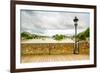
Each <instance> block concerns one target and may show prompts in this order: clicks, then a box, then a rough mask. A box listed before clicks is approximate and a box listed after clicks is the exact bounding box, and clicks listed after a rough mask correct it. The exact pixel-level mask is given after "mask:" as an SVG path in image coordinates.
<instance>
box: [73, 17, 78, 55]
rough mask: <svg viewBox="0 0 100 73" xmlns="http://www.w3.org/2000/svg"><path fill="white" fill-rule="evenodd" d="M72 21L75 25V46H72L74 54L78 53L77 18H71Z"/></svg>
mask: <svg viewBox="0 0 100 73" xmlns="http://www.w3.org/2000/svg"><path fill="white" fill-rule="evenodd" d="M73 21H74V26H75V47H74V51H73V53H74V54H78V53H79V48H78V47H77V41H78V40H77V26H78V23H77V22H78V18H77V17H76V16H75V18H74V19H73Z"/></svg>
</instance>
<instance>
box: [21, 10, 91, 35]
mask: <svg viewBox="0 0 100 73" xmlns="http://www.w3.org/2000/svg"><path fill="white" fill-rule="evenodd" d="M75 16H77V18H78V19H79V21H78V33H79V32H82V31H84V30H85V29H86V28H88V27H89V25H90V22H89V21H90V18H89V17H90V15H89V13H82V12H81V13H79V12H67V11H58V12H57V11H40V10H38V11H34V10H21V32H24V31H25V32H30V33H35V34H41V35H49V36H52V35H54V34H67V35H74V32H75V31H74V22H73V19H74V17H75Z"/></svg>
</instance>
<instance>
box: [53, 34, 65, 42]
mask: <svg viewBox="0 0 100 73" xmlns="http://www.w3.org/2000/svg"><path fill="white" fill-rule="evenodd" d="M64 37H65V36H64V35H59V34H56V35H54V36H53V38H54V39H55V40H58V41H60V40H62V39H64Z"/></svg>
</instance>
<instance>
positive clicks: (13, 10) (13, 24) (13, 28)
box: [10, 1, 96, 73]
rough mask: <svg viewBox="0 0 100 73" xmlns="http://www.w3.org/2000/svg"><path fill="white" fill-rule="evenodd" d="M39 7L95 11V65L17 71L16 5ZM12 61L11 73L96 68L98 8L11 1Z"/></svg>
mask: <svg viewBox="0 0 100 73" xmlns="http://www.w3.org/2000/svg"><path fill="white" fill-rule="evenodd" d="M17 4H21V5H37V6H52V7H71V8H86V9H93V10H94V64H89V65H75V66H57V67H43V68H42V67H41V68H25V69H16V46H15V45H16V14H15V13H16V5H17ZM10 9H11V12H10V15H11V21H10V22H11V26H10V27H11V29H10V32H11V37H10V39H11V42H10V46H11V51H10V52H11V54H10V55H11V59H10V60H11V61H10V64H11V65H10V71H11V73H14V72H28V71H44V70H59V69H76V68H90V67H96V6H94V5H80V4H63V3H48V2H34V1H11V7H10Z"/></svg>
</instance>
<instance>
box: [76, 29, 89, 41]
mask: <svg viewBox="0 0 100 73" xmlns="http://www.w3.org/2000/svg"><path fill="white" fill-rule="evenodd" d="M89 34H90V30H89V28H87V29H86V30H85V31H84V32H81V33H79V34H78V35H77V36H76V37H77V38H78V39H79V40H86V38H89V36H90V35H89Z"/></svg>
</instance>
